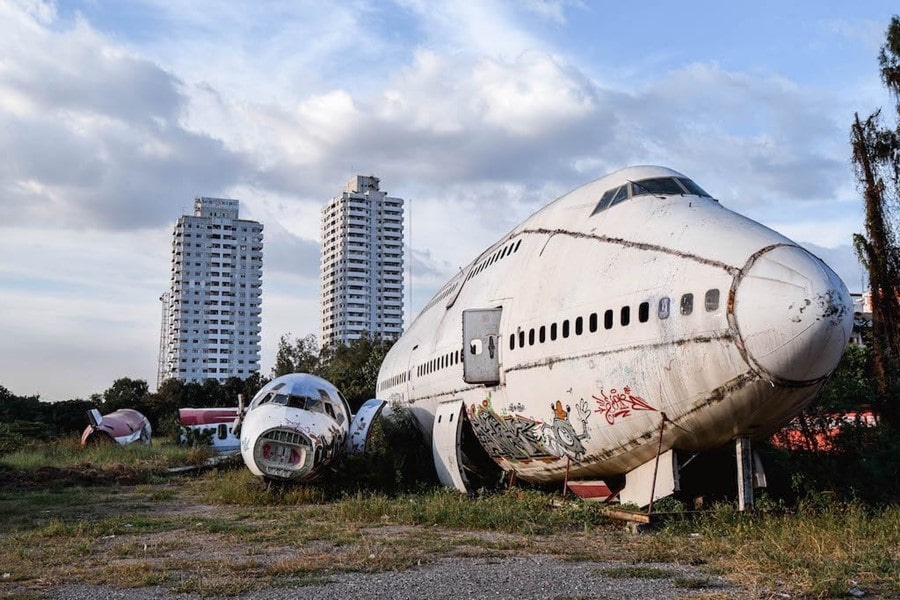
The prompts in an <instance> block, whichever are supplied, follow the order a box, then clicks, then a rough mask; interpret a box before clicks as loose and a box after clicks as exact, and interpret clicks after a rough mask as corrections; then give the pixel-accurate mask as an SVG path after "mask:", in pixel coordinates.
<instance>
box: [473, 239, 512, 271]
mask: <svg viewBox="0 0 900 600" xmlns="http://www.w3.org/2000/svg"><path fill="white" fill-rule="evenodd" d="M521 245H522V240H521V238H520V239H519V240H518V241H517V242H510V243H509V244H507V245H506V246H504V247H503V248H502V249H500V250H497V251H495V252H494V253H493V254H491V256H490V257H489V258H486V259H485V260H484V261H482V262H481V263H479V264H478V265H476V266H475V268H474V269H472V270H471V271H469V275H468V277H466V281H468V280H470V279H472V278H473V277H475V276H476V275H478V274H479V273H481V272H482V271H484V270H485V269H486V268H488V267H489V266H491V265H492V264H494V263H495V262H497V261H498V260H501V259H503V258H506V257H507V256H509V255H510V254H514V253H516V252H518V251H519V246H521Z"/></svg>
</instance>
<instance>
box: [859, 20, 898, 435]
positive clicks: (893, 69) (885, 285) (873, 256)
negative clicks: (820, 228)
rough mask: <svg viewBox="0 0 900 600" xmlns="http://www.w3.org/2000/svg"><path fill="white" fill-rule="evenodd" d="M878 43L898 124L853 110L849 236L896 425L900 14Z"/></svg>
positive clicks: (875, 358) (884, 410) (877, 366)
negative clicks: (858, 220) (856, 211)
mask: <svg viewBox="0 0 900 600" xmlns="http://www.w3.org/2000/svg"><path fill="white" fill-rule="evenodd" d="M886 37H887V41H886V42H885V44H884V45H883V46H882V48H881V52H880V54H879V64H880V66H881V80H882V82H883V83H884V85H885V86H886V87H887V88H888V91H889V92H890V94H891V96H892V97H893V99H894V101H895V104H896V113H897V114H896V117H897V119H898V124H897V125H896V126H895V128H894V129H889V128H885V127H884V126H882V124H881V110H880V109H879V110H877V111H875V112H874V113H873V114H871V115H870V116H869V117H868V118H866V119H860V117H859V114H858V113H857V114H856V115H855V116H854V121H853V124H852V125H851V128H850V142H851V146H852V152H853V165H854V168H855V170H856V177H857V180H858V183H859V186H860V188H861V190H862V193H863V201H864V204H865V227H866V231H865V233H864V234H857V235H855V236H854V240H853V241H854V246H855V248H856V252H857V254H858V256H859V258H860V262H862V264H863V265H864V266H865V268H866V270H867V271H868V273H869V287H870V290H871V292H872V340H871V346H872V347H871V363H872V370H873V374H874V377H875V382H876V387H877V390H878V397H877V403H876V405H877V407H878V409H879V412H880V413H881V415H882V417H883V418H884V419H885V420H886V421H887V422H889V423H892V424H893V425H894V426H895V427H897V428H900V407H898V403H900V399H898V397H897V396H898V394H897V392H898V391H900V384H898V380H900V298H898V292H900V247H898V223H897V219H896V211H897V208H898V203H900V18H898V17H896V16H895V17H893V18H892V19H891V24H890V26H889V27H888V29H887V32H886Z"/></svg>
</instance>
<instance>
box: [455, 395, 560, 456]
mask: <svg viewBox="0 0 900 600" xmlns="http://www.w3.org/2000/svg"><path fill="white" fill-rule="evenodd" d="M468 417H469V422H470V423H471V424H472V429H473V430H474V431H475V437H477V438H478V441H479V442H481V445H482V447H484V449H485V451H486V452H487V453H488V455H490V456H491V457H492V458H495V459H496V458H505V459H508V460H518V461H527V460H533V459H536V458H552V457H554V456H553V454H551V453H550V452H549V451H548V450H547V449H546V448H545V447H544V444H543V442H542V440H541V435H540V430H539V429H538V428H539V427H540V426H541V425H542V423H540V422H539V421H535V420H533V419H529V418H527V417H523V416H521V415H499V414H497V413H496V412H494V410H493V408H492V407H491V397H490V395H488V397H487V398H485V399H484V400H482V401H481V405H480V406H479V405H477V404H472V406H470V407H468Z"/></svg>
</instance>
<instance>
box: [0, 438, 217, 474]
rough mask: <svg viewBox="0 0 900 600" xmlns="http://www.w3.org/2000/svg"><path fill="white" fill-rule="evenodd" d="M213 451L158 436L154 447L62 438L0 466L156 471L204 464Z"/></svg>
mask: <svg viewBox="0 0 900 600" xmlns="http://www.w3.org/2000/svg"><path fill="white" fill-rule="evenodd" d="M214 454H215V453H214V452H213V451H212V449H211V448H202V447H199V448H198V447H189V446H179V445H177V444H174V443H172V442H171V441H169V440H167V439H166V438H161V439H156V440H155V443H154V445H152V446H146V445H144V444H140V443H135V444H128V445H127V446H121V445H119V444H92V445H88V446H82V445H81V443H80V441H79V440H77V439H74V438H63V439H59V440H55V441H53V442H48V443H45V444H35V445H32V446H29V447H27V448H23V449H21V450H17V451H15V452H10V453H9V454H5V455H3V456H0V465H5V466H7V467H10V468H13V469H18V470H21V471H35V470H38V469H42V468H48V467H49V468H57V469H65V468H72V467H76V466H81V465H84V464H90V465H94V466H96V467H107V466H117V465H125V466H131V467H136V468H140V469H145V470H154V469H164V468H168V467H174V466H182V465H196V464H201V463H202V462H204V461H205V460H207V459H208V458H210V457H211V456H214Z"/></svg>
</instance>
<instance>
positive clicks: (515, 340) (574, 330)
mask: <svg viewBox="0 0 900 600" xmlns="http://www.w3.org/2000/svg"><path fill="white" fill-rule="evenodd" d="M719 298H720V294H719V290H717V289H710V290H707V291H706V294H705V296H704V308H705V310H706V312H714V311H716V310H718V308H719ZM671 305H672V301H671V299H670V298H669V297H668V296H663V297H662V298H660V299H659V302H658V304H657V311H656V313H657V317H659V319H660V320H665V319H668V318H669V316H670V315H671ZM678 306H679V312H680V313H681V314H682V315H684V316H687V315H690V314H691V313H693V312H694V294H692V293H686V294H682V296H681V298H680V299H679V302H678ZM637 320H638V322H639V323H646V322H647V321H649V320H650V303H649V302H641V303H640V304H638V308H637ZM631 321H632V319H631V307H630V306H623V307H621V308H620V309H619V310H618V322H619V325H620V326H621V327H627V326H628V325H630V324H631ZM615 322H616V311H614V310H613V309H607V310H606V311H604V312H603V329H607V330H608V329H612V328H613V327H614V326H615ZM585 329H586V330H587V333H596V332H597V331H599V330H600V314H599V313H591V314H590V315H588V317H587V324H586V327H585V318H584V317H575V319H572V320H570V319H565V320H563V321H562V323H551V324H550V325H549V326H546V325H541V326H540V327H538V328H530V329H529V330H528V331H527V332H526V331H525V330H524V329H523V330H520V331H518V332H517V333H511V334H510V335H509V349H510V350H515V349H516V348H524V347H525V346H526V344H527V345H528V346H533V345H535V344H536V343H538V344H543V343H545V342H547V341H548V340H549V341H551V342H553V341H556V340H557V339H566V338H569V337H571V336H572V335H575V336H580V335H584V334H585ZM461 360H462V353H461V352H460V351H459V350H454V351H453V352H448V353H446V354H444V355H442V356H438V357H435V358H432V359H431V360H429V361H426V362H424V363H422V364H420V365H418V366H417V367H416V376H417V377H422V376H424V375H429V374H431V373H434V372H436V371H439V370H441V369H444V368H447V367H450V366H453V365H457V364H459V363H460V361H461ZM406 381H408V374H407V372H406V371H404V372H403V373H400V374H399V375H394V376H393V377H390V378H388V379H386V380H385V381H383V382H382V383H381V385H380V388H379V389H380V390H384V389H386V388H389V387H394V386H395V385H399V384H401V383H405V382H406Z"/></svg>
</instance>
